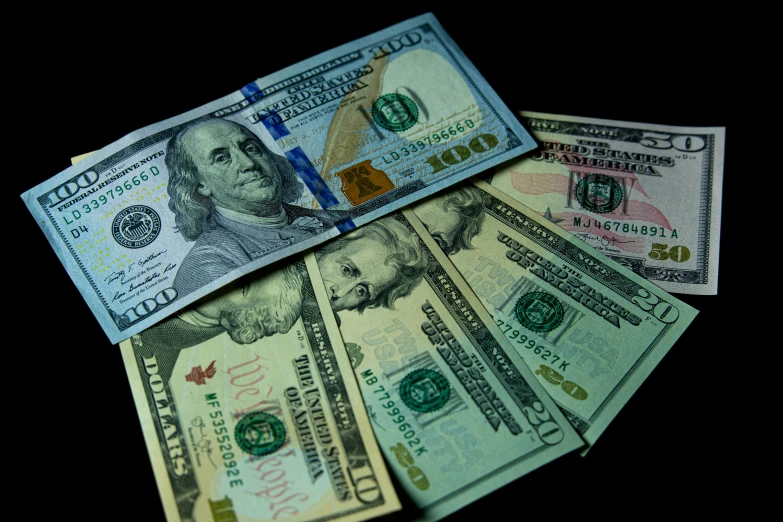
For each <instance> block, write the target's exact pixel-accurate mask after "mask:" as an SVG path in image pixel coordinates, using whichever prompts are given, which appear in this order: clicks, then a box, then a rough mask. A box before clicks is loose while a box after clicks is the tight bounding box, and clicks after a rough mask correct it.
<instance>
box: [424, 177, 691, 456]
mask: <svg viewBox="0 0 783 522" xmlns="http://www.w3.org/2000/svg"><path fill="white" fill-rule="evenodd" d="M413 208H414V211H415V212H416V215H417V216H418V217H419V218H420V219H421V221H422V222H423V223H424V224H425V225H426V226H427V228H428V230H429V233H430V234H431V235H432V236H433V237H434V239H435V240H436V241H437V242H438V244H439V245H440V247H441V248H442V249H443V250H444V251H445V252H447V253H449V259H450V260H451V261H452V262H453V263H454V265H455V266H456V267H457V270H459V272H460V273H461V274H462V275H463V277H464V278H465V279H466V280H467V282H468V284H469V285H470V287H471V288H472V289H473V290H474V291H475V293H476V294H477V295H478V297H479V298H480V299H481V302H482V303H483V304H484V306H485V307H486V309H487V310H489V311H490V313H491V314H492V315H493V316H494V318H495V321H496V323H497V325H498V326H500V328H501V329H502V331H503V334H504V336H505V337H506V338H507V340H508V341H509V342H510V343H511V344H512V345H513V346H514V348H515V349H516V351H517V352H518V353H519V354H520V355H521V356H522V357H523V358H524V359H525V362H526V363H527V364H528V366H529V367H530V369H531V370H533V371H534V372H535V373H536V375H537V377H538V380H539V381H540V382H541V384H542V385H543V386H544V389H546V390H547V392H549V394H550V395H551V396H552V398H553V399H554V400H555V402H556V403H557V404H558V405H559V406H560V407H561V408H562V410H563V411H564V412H565V413H566V415H567V416H568V418H569V419H570V420H571V422H572V423H573V425H574V426H575V427H576V428H577V430H578V431H579V433H580V434H581V435H582V436H583V437H584V439H585V440H586V441H587V442H588V444H590V445H592V444H593V443H595V441H596V440H597V439H598V437H599V436H600V435H601V433H602V432H603V431H604V430H605V429H606V427H607V425H608V424H609V423H610V422H611V421H612V419H614V417H615V416H616V415H617V413H618V412H619V410H620V408H622V406H623V405H624V404H625V403H626V402H627V401H628V399H630V397H631V395H632V394H633V393H634V392H635V391H636V390H637V389H638V388H639V386H640V385H641V384H642V382H643V381H644V379H645V378H647V376H648V375H649V374H650V372H651V371H652V370H653V368H655V365H656V364H658V362H659V361H660V360H661V358H663V356H664V355H665V354H666V352H667V351H668V350H669V349H670V348H671V347H672V345H673V344H674V342H675V341H676V340H677V339H678V338H679V337H680V335H682V333H683V331H684V330H685V328H686V327H687V326H688V325H689V324H690V323H691V321H693V319H694V318H695V317H696V314H697V313H698V312H697V310H695V309H693V308H692V307H690V306H688V305H687V304H685V303H683V302H682V301H680V300H678V299H677V298H675V297H673V296H671V295H669V294H668V293H666V292H665V291H664V290H662V289H660V288H659V287H657V286H656V285H654V284H652V283H651V282H649V281H647V280H646V279H644V278H642V277H640V276H639V275H637V274H635V273H633V272H632V271H630V270H629V269H627V268H626V267H624V266H622V265H621V264H619V263H616V262H615V261H613V260H611V259H610V258H608V257H607V256H605V255H604V254H602V253H600V252H599V251H597V250H596V249H594V248H592V247H591V246H590V245H589V244H587V243H586V242H584V241H582V240H580V239H579V238H578V237H577V236H575V235H573V234H570V233H569V232H566V231H564V230H563V229H561V228H560V227H558V226H557V225H554V224H553V223H552V222H551V221H549V220H548V219H547V218H546V217H542V216H540V215H539V214H538V213H536V212H534V211H533V210H531V209H529V208H527V207H525V206H524V205H522V204H521V203H519V202H517V201H516V200H514V199H512V198H510V197H509V196H507V195H506V194H504V193H502V192H500V191H499V190H497V189H495V188H494V187H492V186H490V185H488V184H486V183H484V182H478V181H477V182H475V183H466V184H464V185H462V186H459V187H458V188H457V189H453V190H450V191H448V192H446V193H444V194H439V195H438V196H435V197H433V198H430V199H428V200H426V201H424V202H422V203H419V204H417V205H415V206H414V207H413Z"/></svg>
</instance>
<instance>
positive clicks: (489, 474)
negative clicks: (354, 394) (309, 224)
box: [313, 210, 584, 520]
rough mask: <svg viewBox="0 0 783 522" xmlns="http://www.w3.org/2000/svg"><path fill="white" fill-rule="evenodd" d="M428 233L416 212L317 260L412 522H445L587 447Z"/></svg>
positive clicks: (370, 229)
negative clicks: (410, 507) (411, 508)
mask: <svg viewBox="0 0 783 522" xmlns="http://www.w3.org/2000/svg"><path fill="white" fill-rule="evenodd" d="M421 234H424V235H426V231H425V230H424V228H423V226H422V225H421V223H420V222H419V221H418V220H417V219H416V217H415V216H414V215H413V214H412V213H411V212H410V211H409V210H404V211H402V212H401V213H400V212H397V213H395V214H393V215H391V216H387V217H384V218H381V219H379V220H376V221H374V222H372V223H368V224H367V225H365V226H363V227H362V228H360V229H358V230H356V231H354V232H352V233H351V234H348V235H346V236H341V237H340V238H337V239H335V240H332V241H331V242H329V243H326V244H325V245H323V246H322V247H321V248H320V249H318V250H316V252H315V256H316V258H317V259H318V268H319V271H320V277H321V279H322V280H323V284H324V286H325V288H326V292H327V294H328V295H329V297H330V298H331V300H332V310H334V311H335V312H337V314H338V316H339V318H340V333H341V334H342V337H343V340H344V341H345V345H346V348H347V349H348V355H349V356H350V358H351V362H352V364H353V367H354V371H355V372H356V377H357V378H358V379H359V386H360V388H361V391H362V395H363V397H364V402H365V405H366V406H367V411H368V413H369V415H370V420H371V423H372V426H373V429H374V431H375V436H376V439H377V440H378V444H379V445H380V447H381V451H383V453H384V455H385V456H386V460H387V463H388V465H389V466H390V467H391V471H392V472H393V473H394V474H395V475H396V477H397V481H398V482H399V483H400V484H401V485H402V487H403V488H404V490H405V492H406V493H407V495H408V496H409V497H410V498H411V500H412V502H413V504H414V505H415V507H416V509H415V512H413V513H405V512H401V513H400V517H401V518H402V519H405V520H411V519H417V520H418V519H421V520H436V519H439V518H442V517H444V516H446V515H448V514H450V513H452V512H454V511H456V510H458V509H459V508H461V507H463V506H465V505H466V504H468V503H470V502H472V501H474V500H476V499H477V498H480V497H482V496H484V495H486V494H488V493H489V492H491V491H493V490H495V489H497V488H499V487H501V486H503V485H504V484H507V483H509V482H511V481H512V480H514V479H516V478H517V477H520V476H522V475H524V474H526V473H528V472H530V471H532V470H534V469H536V468H537V467H539V466H541V465H543V464H545V463H547V462H549V461H551V460H553V459H555V458H557V457H559V456H561V455H563V454H564V453H567V452H569V451H571V450H573V449H575V448H578V447H581V446H582V445H583V444H584V442H583V441H582V440H581V439H580V438H579V436H578V435H577V434H576V432H575V431H574V430H573V428H572V427H571V425H570V424H569V423H568V421H567V420H566V419H565V418H564V417H563V415H562V414H561V412H560V411H559V410H558V408H557V406H556V405H555V403H554V402H552V400H551V399H550V398H549V396H548V395H547V394H546V393H545V392H544V389H543V387H542V386H541V385H540V384H539V383H538V382H537V381H536V379H535V377H534V376H533V375H532V372H530V370H529V369H528V368H527V367H526V366H525V363H524V362H523V361H522V358H521V357H519V355H518V354H517V353H516V352H515V351H514V348H513V347H512V346H511V343H510V342H509V340H508V339H506V338H505V337H504V336H503V334H502V333H501V331H500V329H499V328H498V327H497V325H496V324H495V323H494V321H493V320H492V317H490V315H489V314H488V313H487V311H486V310H485V309H484V307H483V306H482V305H481V303H480V302H479V301H478V299H477V298H476V297H475V295H473V292H472V291H471V290H470V288H469V287H468V286H467V285H466V284H465V281H464V280H463V279H462V278H461V277H460V275H459V273H458V272H457V271H456V270H455V269H454V267H453V266H452V265H451V263H450V262H449V260H448V258H446V256H444V255H443V253H442V252H440V251H439V249H438V246H437V245H436V244H435V243H434V242H433V241H432V240H431V238H429V237H424V238H422V237H421V236H420V235H421ZM313 284H314V285H315V284H316V283H315V277H313ZM395 518H396V516H395Z"/></svg>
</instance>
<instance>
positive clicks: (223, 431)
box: [120, 256, 400, 522]
mask: <svg viewBox="0 0 783 522" xmlns="http://www.w3.org/2000/svg"><path fill="white" fill-rule="evenodd" d="M295 258H298V260H296V261H294V262H293V263H292V264H290V265H289V266H286V267H285V268H283V269H280V270H277V271H275V272H272V273H270V274H267V275H264V276H263V277H255V278H252V277H251V278H244V279H239V280H237V281H236V282H235V283H232V284H230V285H229V286H227V287H225V288H223V289H221V290H218V291H217V292H216V293H215V294H213V295H212V296H209V298H207V299H205V300H200V301H199V302H197V303H195V304H194V305H193V306H192V307H189V308H188V309H186V310H183V311H180V313H178V314H177V315H174V316H172V317H169V318H168V319H166V320H164V321H162V322H160V323H158V324H156V325H155V326H153V327H151V328H149V329H147V330H145V331H143V332H141V333H139V334H136V335H134V336H132V337H131V338H130V339H127V340H125V341H123V342H122V343H121V345H120V346H121V351H122V356H123V359H124V361H125V367H126V369H127V372H128V378H129V379H130V384H131V388H132V391H133V397H134V400H135V403H136V408H137V410H138V414H139V418H140V420H141V425H142V430H143V432H144V438H145V440H146V442H147V449H148V451H149V455H150V459H151V461H152V467H153V470H154V473H155V478H156V480H157V484H158V490H159V493H160V497H161V500H162V503H163V508H164V512H165V515H166V518H167V520H169V521H175V520H176V521H180V520H183V521H185V520H198V521H216V522H217V521H221V522H223V521H253V520H274V519H285V520H292V521H311V520H313V521H314V520H324V521H325V520H341V521H342V520H354V521H358V520H365V519H369V518H372V517H376V516H379V515H383V514H386V513H389V512H392V511H395V510H397V509H399V507H400V504H399V500H398V499H397V496H396V494H395V491H394V489H393V487H392V484H391V482H390V479H389V475H388V472H387V470H386V467H385V465H384V463H383V457H382V455H381V453H380V451H379V450H378V446H377V444H376V442H375V438H374V437H373V434H372V429H371V427H370V424H369V420H368V417H367V411H366V409H365V407H364V404H363V403H362V397H361V394H360V392H359V388H358V386H357V383H356V378H355V377H354V374H353V372H352V370H351V365H350V362H349V359H348V355H347V353H346V351H345V347H344V346H343V343H342V338H341V337H340V333H339V331H338V330H337V324H336V322H335V318H334V315H333V314H332V311H331V309H330V307H329V301H328V299H327V298H326V294H325V292H324V288H323V285H322V284H321V283H320V279H317V277H318V270H317V268H315V263H314V262H313V263H311V264H306V263H305V261H303V260H302V258H301V257H300V256H294V259H295ZM313 271H314V273H315V275H316V280H315V281H313V280H312V279H311V277H310V274H311V273H313ZM314 282H315V283H316V284H315V285H314V284H313V283H314Z"/></svg>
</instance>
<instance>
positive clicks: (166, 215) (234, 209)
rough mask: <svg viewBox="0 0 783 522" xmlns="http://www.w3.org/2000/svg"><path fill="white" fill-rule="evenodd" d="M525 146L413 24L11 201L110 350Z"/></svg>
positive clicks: (88, 162) (485, 92) (427, 27)
mask: <svg viewBox="0 0 783 522" xmlns="http://www.w3.org/2000/svg"><path fill="white" fill-rule="evenodd" d="M118 117H121V113H120V114H119V116H118ZM533 147H535V142H534V141H533V139H532V138H531V137H530V136H529V135H528V134H527V132H526V131H525V130H524V128H523V127H522V125H521V124H520V123H519V121H518V118H517V117H516V116H514V115H513V114H512V113H511V112H510V111H508V109H507V108H506V107H505V106H504V105H503V103H502V102H501V101H500V100H499V99H498V97H497V96H496V95H495V93H494V91H492V89H491V88H490V87H489V85H487V83H486V81H485V80H484V79H483V78H482V77H481V75H480V74H479V73H478V71H477V70H476V69H475V68H474V67H473V66H472V65H471V64H470V63H469V61H468V60H467V58H466V57H465V56H464V55H463V54H462V52H461V51H460V50H459V48H458V47H457V46H456V44H455V43H454V42H453V41H452V40H451V38H450V37H449V36H448V35H447V34H446V32H445V31H444V30H443V28H442V27H441V26H440V24H439V23H438V21H437V20H436V19H435V17H434V16H433V15H431V14H427V15H422V16H420V17H417V18H414V19H411V20H409V21H407V22H404V23H401V24H398V25H395V26H393V27H390V28H388V29H386V30H384V31H381V32H378V33H375V34H372V35H370V36H367V37H365V38H361V39H359V40H356V41H354V42H352V43H349V44H346V45H343V46H341V47H338V48H336V49H333V50H332V51H329V52H326V53H323V54H320V55H318V56H315V57H313V58H310V59H308V60H305V61H304V62H301V63H299V64H297V65H295V66H292V67H289V68H287V69H284V70H282V71H280V72H278V73H275V74H272V75H270V76H267V77H264V78H262V79H259V80H257V81H255V82H253V83H251V84H249V85H247V86H245V87H243V88H242V89H241V90H239V91H237V92H236V93H234V94H232V95H229V96H226V97H224V98H222V99H220V100H217V101H215V102H212V103H210V104H207V105H205V106H203V107H200V108H198V109H194V110H192V111H190V112H188V113H185V114H182V115H180V116H177V117H175V118H171V119H169V120H166V121H163V122H160V123H157V124H154V125H150V126H149V127H145V128H143V129H140V130H138V131H136V132H134V133H132V134H129V135H128V136H126V137H125V138H123V139H121V140H119V141H117V142H115V143H112V144H110V145H108V146H106V147H104V148H103V149H101V150H100V151H98V152H97V153H95V154H94V155H92V156H90V157H89V158H87V159H85V160H83V161H81V162H79V163H78V165H75V166H72V167H70V168H69V169H67V170H65V171H63V172H61V173H60V174H58V175H57V176H55V177H54V178H52V179H50V180H48V181H46V182H44V183H42V184H40V185H38V186H37V187H35V188H33V189H31V190H29V191H27V192H25V193H24V194H22V198H23V199H24V201H25V203H26V204H27V206H28V208H29V210H30V212H31V213H32V214H33V216H34V217H35V219H36V221H37V222H38V224H39V225H40V226H41V228H42V230H43V231H44V234H45V235H46V237H47V238H48V240H49V242H50V243H51V245H52V247H53V248H54V250H55V251H56V252H57V255H58V257H59V258H60V260H61V262H62V263H63V264H64V266H65V267H66V269H67V271H68V273H69V275H70V276H71V278H72V280H73V281H74V283H75V284H76V285H77V287H78V288H79V290H80V292H81V294H82V296H83V297H84V299H85V300H86V301H87V303H88V304H89V305H90V308H91V309H92V311H93V313H94V314H95V317H96V318H97V319H98V321H99V323H100V324H101V326H102V328H103V329H104V331H105V332H106V334H107V335H108V336H109V338H110V339H111V341H112V342H119V341H120V340H122V339H125V338H127V337H129V336H131V335H133V334H135V333H138V332H140V331H142V330H144V329H146V328H148V327H149V326H151V325H153V324H155V323H156V322H158V321H160V320H161V319H163V318H165V317H167V316H169V315H171V314H172V313H174V312H176V311H178V310H180V309H182V308H183V307H184V306H186V305H188V304H190V303H192V302H194V301H195V300H197V299H198V298H200V297H202V296H204V295H206V294H208V293H209V292H211V291H213V290H215V289H217V288H219V287H221V286H222V285H224V284H227V283H228V282H230V281H233V280H234V279H236V278H237V277H239V276H241V275H242V274H245V273H249V272H250V271H252V270H255V269H258V268H260V267H263V266H266V265H268V264H270V263H272V262H274V261H277V260H279V259H282V258H284V257H286V256H289V255H291V254H293V253H296V252H300V251H303V250H305V249H307V248H310V247H312V246H314V245H316V244H319V243H322V242H323V241H326V240H327V239H329V238H332V237H334V236H336V235H338V234H340V233H342V232H346V231H349V230H352V229H353V228H355V227H357V226H360V225H362V224H364V223H366V222H369V221H371V220H373V219H375V218H377V217H379V216H381V215H383V214H386V213H388V212H391V211H392V210H395V209H398V208H400V207H402V206H404V205H407V204H409V203H411V202H413V201H416V200H418V199H420V198H422V197H424V196H426V195H429V194H432V193H434V192H436V191H438V190H440V189H442V188H444V187H447V186H450V185H452V184H453V183H455V182H457V181H459V180H462V179H464V178H466V177H468V176H471V175H473V174H476V173H478V172H480V171H483V170H484V169H487V168H489V167H491V166H493V165H495V164H497V163H499V162H502V161H505V160H509V159H512V158H514V157H516V156H517V155H519V154H521V153H523V152H525V151H527V150H530V149H531V148H533Z"/></svg>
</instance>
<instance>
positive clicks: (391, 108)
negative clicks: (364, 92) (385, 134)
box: [372, 93, 419, 132]
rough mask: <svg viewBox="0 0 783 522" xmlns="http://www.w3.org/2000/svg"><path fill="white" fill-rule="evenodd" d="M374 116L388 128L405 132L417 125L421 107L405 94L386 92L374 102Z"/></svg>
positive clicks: (377, 122)
mask: <svg viewBox="0 0 783 522" xmlns="http://www.w3.org/2000/svg"><path fill="white" fill-rule="evenodd" d="M372 118H373V120H375V123H376V124H378V125H380V126H381V127H383V128H384V129H386V130H390V131H394V132H403V131H406V130H408V129H410V128H411V127H413V126H414V125H416V120H418V119H419V108H418V107H417V106H416V103H415V102H414V101H413V100H411V99H410V98H408V97H407V96H405V95H403V94H397V93H391V94H384V95H383V96H381V97H380V98H378V99H377V100H375V103H373V104H372Z"/></svg>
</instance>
